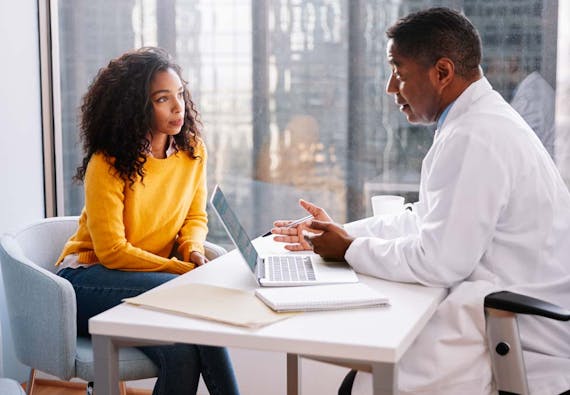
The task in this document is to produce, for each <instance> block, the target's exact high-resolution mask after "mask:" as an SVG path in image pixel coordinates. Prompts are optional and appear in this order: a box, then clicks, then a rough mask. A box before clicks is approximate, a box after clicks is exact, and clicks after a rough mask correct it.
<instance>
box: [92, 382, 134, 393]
mask: <svg viewBox="0 0 570 395" xmlns="http://www.w3.org/2000/svg"><path fill="white" fill-rule="evenodd" d="M86 390H87V392H86V393H87V395H93V381H90V382H88V383H87V389H86ZM119 393H120V394H121V395H127V383H126V382H124V381H121V382H119Z"/></svg>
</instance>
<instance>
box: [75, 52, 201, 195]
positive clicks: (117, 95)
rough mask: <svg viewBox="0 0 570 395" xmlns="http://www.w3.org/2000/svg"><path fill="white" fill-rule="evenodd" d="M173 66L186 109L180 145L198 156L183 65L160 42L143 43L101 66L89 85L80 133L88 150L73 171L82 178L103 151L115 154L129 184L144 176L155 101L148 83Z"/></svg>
mask: <svg viewBox="0 0 570 395" xmlns="http://www.w3.org/2000/svg"><path fill="white" fill-rule="evenodd" d="M168 69H172V70H174V71H175V72H176V73H177V74H178V76H179V77H180V80H181V81H183V85H184V102H185V114H184V124H183V126H182V129H181V131H180V133H178V134H176V135H175V136H174V141H175V143H176V148H177V149H178V150H181V151H185V152H188V154H189V155H190V156H191V157H192V158H194V159H196V158H197V156H196V155H195V152H194V150H195V147H196V144H197V143H198V139H199V137H200V126H201V123H200V120H199V115H198V111H197V109H196V106H195V105H194V102H193V101H192V99H191V96H190V92H189V90H188V88H187V87H186V81H185V80H184V79H183V78H182V72H181V69H180V67H179V66H178V65H177V64H175V63H174V61H173V60H172V57H171V56H170V55H169V54H168V52H166V51H165V50H163V49H161V48H155V47H144V48H140V49H138V50H133V51H129V52H127V53H125V54H123V55H121V56H120V57H118V58H116V59H113V60H111V61H110V62H109V64H108V65H107V67H103V68H101V69H100V70H99V72H98V73H97V76H96V77H95V79H94V80H93V82H92V83H91V85H90V86H89V89H88V90H87V93H86V94H85V96H84V97H83V101H82V103H81V108H80V110H81V124H80V133H81V134H80V136H81V141H82V145H83V151H84V153H85V156H84V157H83V161H82V164H81V166H79V167H78V168H77V172H76V174H75V177H74V178H75V180H76V181H83V180H84V178H85V171H86V170H87V164H88V163H89V160H90V159H91V156H92V155H93V154H95V153H98V152H99V153H103V154H105V155H106V156H108V157H110V158H113V159H114V161H113V166H114V168H115V169H116V171H117V173H118V175H119V176H120V177H121V178H122V179H123V180H125V181H128V182H129V185H131V186H132V185H133V183H134V182H135V181H136V179H137V176H140V178H141V180H142V178H144V169H143V166H144V164H145V163H146V160H147V155H148V151H149V148H150V142H149V141H148V139H147V134H148V132H149V130H151V118H152V111H153V109H152V102H151V100H150V83H151V81H152V79H153V77H154V75H155V74H156V73H157V72H160V71H165V70H168Z"/></svg>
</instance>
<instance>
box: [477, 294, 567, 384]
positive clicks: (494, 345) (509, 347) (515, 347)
mask: <svg viewBox="0 0 570 395" xmlns="http://www.w3.org/2000/svg"><path fill="white" fill-rule="evenodd" d="M484 305H485V316H486V325H487V344H488V346H489V351H490V353H491V363H492V368H493V377H494V379H495V383H496V386H497V390H498V391H499V394H505V395H513V394H518V395H528V394H529V390H528V383H527V379H526V370H525V365H524V359H523V353H522V347H521V342H520V339H519V330H518V325H517V319H516V314H532V315H538V316H541V317H545V318H550V319H554V320H559V321H569V320H570V311H569V310H566V309H563V308H562V307H559V306H557V305H554V304H551V303H548V302H545V301H543V300H539V299H535V298H531V297H529V296H525V295H521V294H517V293H514V292H509V291H500V292H495V293H492V294H489V295H487V296H486V297H485V302H484Z"/></svg>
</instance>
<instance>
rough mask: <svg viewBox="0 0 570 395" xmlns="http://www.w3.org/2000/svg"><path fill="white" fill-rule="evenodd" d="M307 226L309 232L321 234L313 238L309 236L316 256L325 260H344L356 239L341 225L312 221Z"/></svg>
mask: <svg viewBox="0 0 570 395" xmlns="http://www.w3.org/2000/svg"><path fill="white" fill-rule="evenodd" d="M306 226H307V230H308V231H309V232H311V233H319V234H317V235H315V236H312V237H309V236H307V239H308V240H309V242H310V243H311V244H312V245H313V251H314V252H315V253H316V254H319V255H320V256H321V257H323V258H324V259H329V260H334V261H341V260H344V254H346V250H348V247H350V244H352V241H353V240H354V238H353V237H351V236H350V235H349V234H348V233H347V232H346V230H344V228H343V227H342V226H341V225H339V224H335V223H334V222H323V221H312V222H311V223H310V224H307V225H306Z"/></svg>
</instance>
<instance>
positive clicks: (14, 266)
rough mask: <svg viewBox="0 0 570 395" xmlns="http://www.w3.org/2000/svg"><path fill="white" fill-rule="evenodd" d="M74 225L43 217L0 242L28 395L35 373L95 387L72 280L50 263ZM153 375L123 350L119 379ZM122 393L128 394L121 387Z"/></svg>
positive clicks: (211, 249) (213, 249)
mask: <svg viewBox="0 0 570 395" xmlns="http://www.w3.org/2000/svg"><path fill="white" fill-rule="evenodd" d="M77 225H78V217H55V218H47V219H43V220H41V221H39V222H36V223H34V224H31V225H29V226H26V227H24V228H23V229H21V230H19V231H17V232H15V233H14V234H6V235H4V236H3V237H2V238H1V239H0V261H1V264H2V275H3V277H4V288H5V292H6V300H7V304H8V306H7V308H8V316H9V318H10V325H11V328H12V334H13V338H14V339H13V340H14V348H15V351H16V356H17V357H18V359H19V360H20V362H22V363H23V364H25V365H27V366H29V367H30V368H31V370H30V378H29V381H28V386H27V391H26V392H27V394H28V395H30V394H31V393H32V391H33V387H34V379H35V371H36V370H40V371H42V372H45V373H48V374H50V375H53V376H56V377H59V378H61V379H64V380H69V379H71V378H73V377H78V378H80V379H83V380H85V381H87V382H88V386H87V393H88V394H90V393H91V392H92V389H93V388H92V387H93V384H92V382H93V380H94V378H95V370H94V360H93V347H92V344H91V339H90V338H86V337H78V336H77V323H76V314H77V306H76V299H75V291H74V289H73V286H72V285H71V283H70V282H68V281H67V280H65V279H63V278H61V277H59V276H58V275H56V274H55V272H56V269H57V268H56V267H55V265H54V264H55V262H56V260H57V258H58V256H59V254H60V253H61V250H62V249H63V245H64V244H65V242H66V241H67V240H68V238H69V237H70V236H71V235H72V234H73V233H74V232H75V230H76V229H77ZM205 249H206V254H205V255H206V257H207V258H208V259H210V260H212V259H214V258H215V257H217V256H220V255H223V254H224V253H225V252H226V250H225V249H224V248H222V247H220V246H217V245H215V244H213V243H210V242H206V244H205ZM157 374H158V370H157V368H156V366H155V365H154V364H153V363H152V362H151V360H150V359H148V358H147V357H146V355H144V354H143V353H142V352H141V351H140V350H138V349H136V348H133V347H130V348H129V347H125V348H121V350H120V353H119V378H120V380H122V381H123V382H124V381H129V380H138V379H144V378H150V377H156V376H157ZM121 391H122V392H123V393H124V392H125V391H126V389H125V386H124V383H122V385H121ZM1 393H2V394H4V392H1Z"/></svg>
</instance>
